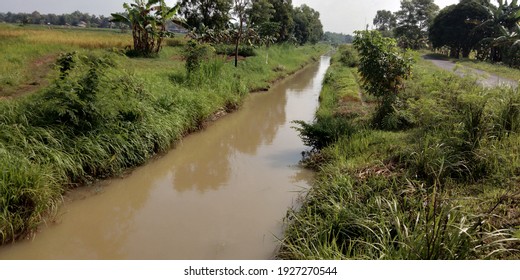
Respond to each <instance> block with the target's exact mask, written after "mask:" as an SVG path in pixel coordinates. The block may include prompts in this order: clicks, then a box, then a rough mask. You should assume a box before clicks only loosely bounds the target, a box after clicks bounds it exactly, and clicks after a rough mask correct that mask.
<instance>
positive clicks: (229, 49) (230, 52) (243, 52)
mask: <svg viewBox="0 0 520 280" xmlns="http://www.w3.org/2000/svg"><path fill="white" fill-rule="evenodd" d="M215 51H216V53H217V54H219V55H227V56H234V55H235V46H233V45H225V44H220V45H216V46H215ZM238 55H239V56H243V57H250V56H256V52H255V48H254V47H253V46H244V45H240V46H239V47H238Z"/></svg>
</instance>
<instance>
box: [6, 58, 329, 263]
mask: <svg viewBox="0 0 520 280" xmlns="http://www.w3.org/2000/svg"><path fill="white" fill-rule="evenodd" d="M329 64H330V57H326V56H324V57H322V58H321V61H320V62H319V63H317V64H315V65H312V66H309V67H307V68H305V69H304V70H302V71H300V72H298V73H297V74H295V75H294V76H292V77H290V78H288V79H286V80H284V81H282V82H280V83H278V84H277V85H276V86H274V87H273V88H272V89H271V90H270V91H269V92H264V93H258V94H253V95H252V96H251V97H250V98H248V99H247V101H246V102H245V104H244V105H243V107H242V108H241V109H240V110H239V111H237V112H235V113H233V114H230V115H228V116H225V117H223V118H222V119H220V120H219V121H217V122H215V123H213V124H211V125H210V126H209V127H208V128H207V129H205V130H204V131H201V132H198V133H194V134H192V135H190V136H188V137H186V138H185V139H184V140H183V141H182V142H181V143H179V144H178V145H177V147H176V148H175V149H173V150H172V151H170V152H169V153H168V154H166V155H165V156H163V157H160V158H159V159H157V160H154V161H153V162H151V163H149V164H147V165H146V166H144V167H141V168H138V169H136V170H134V171H133V172H132V174H130V175H129V176H127V177H126V178H124V179H112V180H108V181H104V182H102V183H99V184H96V185H93V186H90V187H85V188H82V189H79V190H76V191H73V192H72V193H71V194H70V195H69V196H68V197H67V201H66V203H65V205H64V206H63V207H62V208H61V210H60V213H59V214H58V215H57V218H56V221H55V222H48V223H47V224H48V225H47V226H46V227H44V228H43V229H42V230H41V231H40V232H38V234H37V235H36V236H35V237H34V238H33V239H31V240H24V241H20V242H18V243H16V244H14V245H8V246H4V247H2V248H0V259H270V258H273V256H274V254H275V252H276V249H277V246H278V242H277V238H280V237H281V236H282V222H283V218H284V217H285V214H286V211H287V210H288V208H289V207H291V206H292V205H294V203H295V202H296V200H297V198H298V195H299V192H300V191H302V190H304V189H305V188H307V187H308V186H309V183H310V180H311V179H312V177H313V174H312V172H310V171H307V170H304V169H301V168H299V167H298V166H297V164H298V161H299V160H300V158H301V151H303V150H304V149H305V147H304V146H303V144H302V142H301V140H300V138H299V137H298V134H297V132H296V131H295V130H294V129H293V128H292V126H293V124H292V121H294V120H304V121H311V120H312V119H313V117H314V113H315V110H316V108H317V105H318V97H319V94H320V90H321V86H322V80H323V77H324V75H325V72H326V70H327V68H328V67H329Z"/></svg>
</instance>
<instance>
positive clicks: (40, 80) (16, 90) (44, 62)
mask: <svg viewBox="0 0 520 280" xmlns="http://www.w3.org/2000/svg"><path fill="white" fill-rule="evenodd" d="M57 57H58V55H57V54H49V55H45V56H42V57H40V58H38V59H36V60H34V61H31V63H30V65H29V67H28V69H29V70H28V71H29V72H30V75H29V77H28V79H27V81H25V82H24V83H22V84H20V85H18V86H15V87H12V88H0V100H1V99H11V98H16V97H20V96H22V95H26V94H31V93H33V92H36V91H37V90H39V89H41V88H43V87H45V86H47V85H48V84H49V81H48V80H47V76H48V75H49V72H50V71H52V66H53V63H54V61H56V58H57Z"/></svg>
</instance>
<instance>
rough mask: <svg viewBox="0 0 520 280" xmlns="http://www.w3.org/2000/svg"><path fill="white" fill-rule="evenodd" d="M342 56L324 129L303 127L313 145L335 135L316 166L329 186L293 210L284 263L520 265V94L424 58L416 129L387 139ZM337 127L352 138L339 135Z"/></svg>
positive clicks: (416, 76) (314, 156)
mask: <svg viewBox="0 0 520 280" xmlns="http://www.w3.org/2000/svg"><path fill="white" fill-rule="evenodd" d="M341 55H342V54H341V53H339V54H337V55H336V59H333V62H334V63H333V65H332V66H331V68H330V69H329V72H328V74H327V76H326V77H327V79H326V80H325V84H324V88H323V91H322V93H321V100H322V102H321V105H320V106H321V107H320V109H319V111H318V115H317V122H316V123H314V124H308V125H307V126H303V127H302V128H301V134H302V137H303V139H304V140H306V139H307V138H308V139H307V140H309V139H310V140H313V141H307V143H310V144H313V143H321V142H320V141H322V140H323V139H329V138H330V135H334V138H333V141H331V142H330V143H329V145H327V146H326V147H324V148H321V147H316V146H315V147H314V148H321V149H319V150H318V152H314V153H309V155H308V157H307V159H306V160H305V163H306V165H307V166H310V167H313V168H314V169H316V170H317V171H318V175H317V180H316V182H315V183H314V185H313V187H312V188H311V190H310V191H309V192H308V193H307V194H306V195H305V198H304V202H303V205H302V206H301V207H300V208H299V209H298V210H297V211H293V210H291V211H289V213H288V215H287V225H286V233H285V237H284V239H283V240H282V246H281V250H280V252H279V253H278V257H279V258H281V259H518V258H519V257H520V252H519V249H520V239H518V229H519V228H520V216H519V213H520V203H519V202H520V189H519V182H520V151H519V148H518V147H519V146H520V145H519V144H520V142H519V141H520V130H519V127H518V124H520V115H519V111H518V110H519V107H518V106H519V104H520V92H519V91H518V90H512V89H500V88H499V89H489V90H487V89H482V88H481V87H479V86H478V85H477V84H476V83H475V81H474V80H472V79H471V78H465V79H462V78H459V77H457V76H455V75H453V74H451V73H448V72H445V71H441V70H438V69H437V68H435V67H434V66H432V65H430V64H429V63H426V62H424V61H421V60H419V61H418V64H417V65H416V67H415V69H414V73H413V78H412V79H410V80H409V81H407V83H406V86H405V90H404V91H403V92H401V93H400V101H399V102H400V105H399V106H398V109H399V112H398V113H399V114H400V115H401V116H403V117H405V118H406V119H407V121H408V122H409V123H410V126H409V127H408V128H407V129H406V130H399V131H383V130H376V129H373V128H371V126H370V116H369V115H370V114H372V113H373V109H374V108H373V107H371V106H370V102H368V103H361V102H360V101H359V100H356V99H354V98H352V97H354V96H355V95H354V94H353V92H355V91H356V90H355V84H356V75H355V72H356V70H355V69H354V68H347V67H346V66H345V65H342V64H341V63H340V60H339V59H338V58H339V57H341ZM349 92H350V93H349ZM343 96H351V97H349V98H345V97H343ZM345 106H349V107H351V108H356V107H357V108H358V110H357V111H356V110H355V109H351V110H349V111H356V112H361V113H356V114H345V113H342V112H344V109H343V108H344V107H345ZM362 112H367V113H366V114H363V113H362ZM330 118H336V119H340V120H341V122H342V123H345V122H347V123H348V125H350V128H351V129H349V130H348V131H347V132H346V133H343V134H339V135H338V134H336V133H335V131H337V128H336V127H332V128H331V126H330V125H329V123H330V120H329V119H330ZM315 131H319V132H320V133H315Z"/></svg>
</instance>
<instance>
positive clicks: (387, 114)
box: [354, 31, 412, 129]
mask: <svg viewBox="0 0 520 280" xmlns="http://www.w3.org/2000/svg"><path fill="white" fill-rule="evenodd" d="M354 47H355V48H356V49H357V50H358V52H359V56H360V61H359V73H360V74H361V81H362V86H363V88H364V89H365V90H366V91H367V92H368V93H369V94H371V95H373V96H375V97H376V98H378V107H377V110H376V114H375V116H374V119H373V122H374V125H375V126H376V127H379V128H384V129H395V128H398V127H399V126H401V125H402V123H401V120H399V118H396V117H395V113H396V108H395V106H394V105H395V104H396V101H397V99H398V93H399V91H400V90H401V88H402V87H403V83H404V80H405V79H407V78H408V77H409V76H410V72H411V65H412V59H411V58H404V57H403V55H402V54H401V53H400V51H399V49H398V47H397V43H396V41H395V40H394V39H392V38H387V37H383V36H382V35H381V33H380V32H379V31H356V39H355V40H354Z"/></svg>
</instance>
